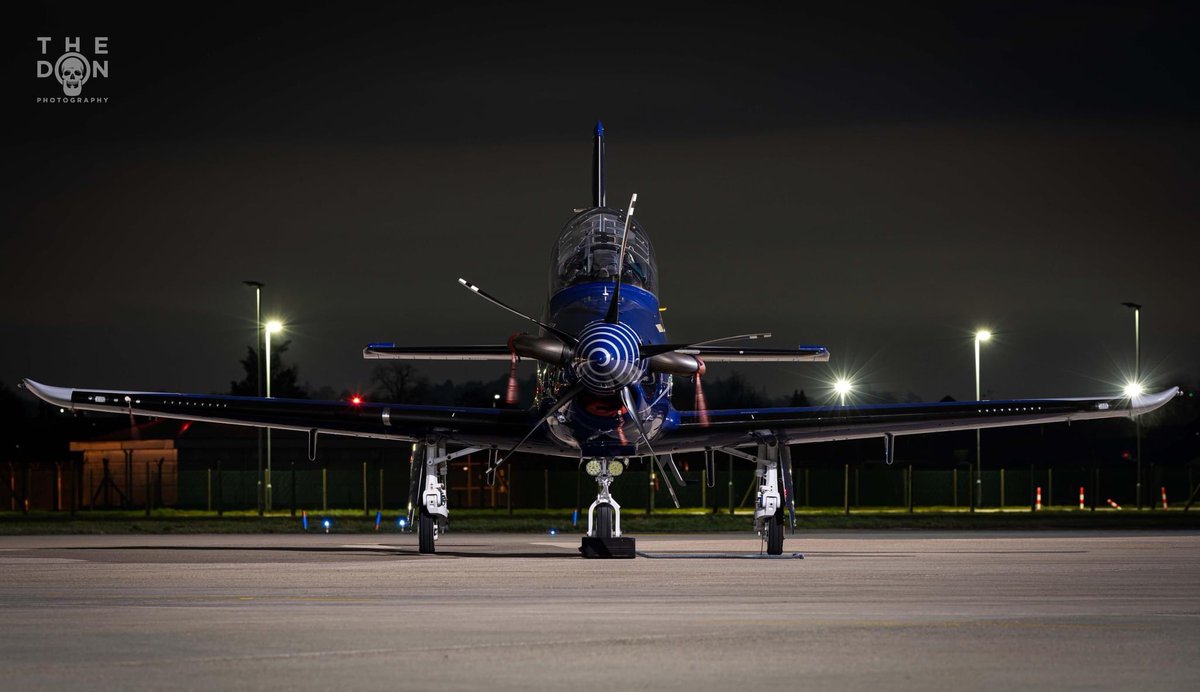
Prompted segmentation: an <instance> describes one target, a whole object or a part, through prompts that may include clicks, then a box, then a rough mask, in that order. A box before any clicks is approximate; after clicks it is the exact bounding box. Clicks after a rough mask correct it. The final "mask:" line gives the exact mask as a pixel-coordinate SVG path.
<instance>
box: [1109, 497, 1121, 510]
mask: <svg viewBox="0 0 1200 692" xmlns="http://www.w3.org/2000/svg"><path fill="white" fill-rule="evenodd" d="M1108 506H1109V507H1112V508H1113V509H1121V505H1118V504H1117V503H1115V502H1113V499H1112V498H1111V497H1110V498H1108Z"/></svg>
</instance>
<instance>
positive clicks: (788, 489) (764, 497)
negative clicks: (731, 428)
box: [722, 437, 796, 555]
mask: <svg viewBox="0 0 1200 692" xmlns="http://www.w3.org/2000/svg"><path fill="white" fill-rule="evenodd" d="M722 451H725V452H727V453H729V454H732V455H733V456H737V457H741V458H743V459H747V460H749V461H753V462H754V463H755V465H756V467H755V469H754V475H755V477H756V478H757V479H758V496H757V498H756V500H755V503H754V530H755V531H757V532H758V535H759V536H761V537H762V540H763V542H764V543H766V546H767V555H782V554H783V532H784V528H785V526H784V525H785V522H787V519H788V518H787V517H785V514H787V515H790V523H791V525H792V528H795V526H796V500H795V497H794V496H793V494H792V488H793V484H792V455H791V450H789V449H788V447H787V445H781V444H779V442H778V440H776V439H775V438H774V437H769V438H761V439H760V441H759V443H758V448H757V449H756V450H755V451H756V452H757V453H756V454H754V455H750V454H746V453H745V452H741V451H738V450H735V449H724V450H722Z"/></svg>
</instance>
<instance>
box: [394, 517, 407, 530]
mask: <svg viewBox="0 0 1200 692" xmlns="http://www.w3.org/2000/svg"><path fill="white" fill-rule="evenodd" d="M396 526H399V527H400V528H404V527H405V526H408V519H406V518H404V517H400V518H399V519H397V520H396Z"/></svg>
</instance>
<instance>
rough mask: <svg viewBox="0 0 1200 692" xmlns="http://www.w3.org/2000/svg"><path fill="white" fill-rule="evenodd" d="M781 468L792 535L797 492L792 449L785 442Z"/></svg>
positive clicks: (782, 445) (780, 449) (794, 529)
mask: <svg viewBox="0 0 1200 692" xmlns="http://www.w3.org/2000/svg"><path fill="white" fill-rule="evenodd" d="M779 470H780V472H781V474H782V475H783V499H784V502H786V503H787V508H788V517H789V518H790V519H791V522H792V535H795V534H796V493H795V487H794V484H793V483H792V477H793V476H792V449H791V448H790V447H788V446H787V445H785V444H781V445H780V446H779Z"/></svg>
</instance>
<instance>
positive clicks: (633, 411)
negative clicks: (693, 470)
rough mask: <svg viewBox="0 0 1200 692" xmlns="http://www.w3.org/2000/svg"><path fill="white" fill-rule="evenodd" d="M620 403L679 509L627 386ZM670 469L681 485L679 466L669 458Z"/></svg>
mask: <svg viewBox="0 0 1200 692" xmlns="http://www.w3.org/2000/svg"><path fill="white" fill-rule="evenodd" d="M621 403H623V404H625V412H626V413H627V414H628V415H629V417H630V418H631V419H633V426H634V427H635V428H637V431H638V434H639V435H641V436H642V442H644V443H646V451H648V452H650V456H651V457H653V458H654V463H655V464H657V465H658V471H659V473H661V474H662V479H663V482H664V483H666V486H667V492H669V493H671V501H672V502H674V503H675V509H679V497H678V496H677V495H675V486H673V485H672V484H671V479H670V477H669V476H668V475H667V468H666V466H665V465H664V464H663V461H662V459H660V458H659V456H658V455H657V454H655V453H654V448H653V447H651V446H650V437H649V436H648V435H646V430H645V428H643V427H642V418H641V416H639V415H638V413H637V410H638V409H637V406H636V404H635V402H634V400H633V392H631V391H629V387H623V388H622V389H621ZM670 466H671V470H672V471H674V472H675V477H676V479H677V480H679V483H680V485H683V484H684V483H683V475H682V474H680V473H679V467H678V466H676V465H675V460H674V459H673V458H671V459H670Z"/></svg>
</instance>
